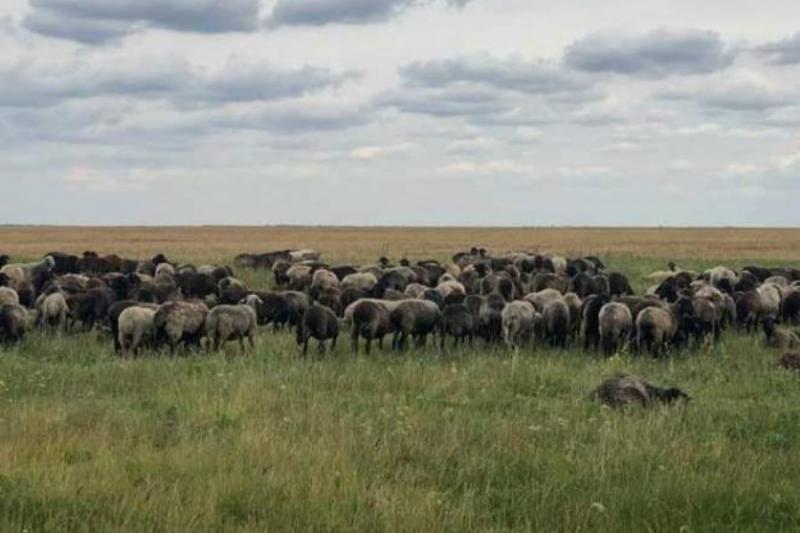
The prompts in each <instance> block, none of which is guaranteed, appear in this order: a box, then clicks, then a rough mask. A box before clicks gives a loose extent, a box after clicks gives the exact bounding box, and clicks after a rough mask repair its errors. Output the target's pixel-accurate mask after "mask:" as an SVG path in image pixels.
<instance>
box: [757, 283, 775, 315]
mask: <svg viewBox="0 0 800 533" xmlns="http://www.w3.org/2000/svg"><path fill="white" fill-rule="evenodd" d="M756 293H758V295H759V297H760V298H761V305H762V307H763V309H764V312H765V313H766V314H768V315H775V316H778V314H779V313H780V307H781V290H780V287H779V286H778V285H773V284H771V283H764V284H763V285H761V286H760V287H759V288H757V289H756Z"/></svg>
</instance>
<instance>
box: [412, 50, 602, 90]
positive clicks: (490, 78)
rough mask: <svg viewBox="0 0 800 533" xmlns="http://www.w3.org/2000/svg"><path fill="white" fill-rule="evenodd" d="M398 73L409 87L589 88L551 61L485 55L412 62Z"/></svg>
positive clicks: (577, 76) (583, 80)
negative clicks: (466, 84) (505, 58)
mask: <svg viewBox="0 0 800 533" xmlns="http://www.w3.org/2000/svg"><path fill="white" fill-rule="evenodd" d="M400 74H401V76H402V77H403V79H404V80H405V82H406V83H407V84H408V85H410V86H422V87H446V86H448V85H451V84H455V83H461V82H468V83H474V84H480V85H485V86H488V87H494V88H496V89H502V90H508V91H517V92H520V93H525V94H548V95H554V94H560V93H571V92H576V91H587V90H589V89H590V88H591V87H592V84H591V82H590V80H588V79H586V78H585V77H583V76H581V75H580V74H576V73H574V72H570V71H568V70H564V69H562V68H560V67H559V66H558V65H555V64H552V63H548V62H545V61H522V60H518V59H509V60H501V59H497V58H493V57H491V56H488V55H485V56H469V57H458V58H452V59H446V60H440V61H428V62H417V63H412V64H410V65H407V66H405V67H403V69H402V70H401V71H400Z"/></svg>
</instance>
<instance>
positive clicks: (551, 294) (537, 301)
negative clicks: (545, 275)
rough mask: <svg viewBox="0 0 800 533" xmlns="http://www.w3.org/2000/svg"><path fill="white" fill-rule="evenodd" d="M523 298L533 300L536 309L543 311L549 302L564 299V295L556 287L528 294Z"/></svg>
mask: <svg viewBox="0 0 800 533" xmlns="http://www.w3.org/2000/svg"><path fill="white" fill-rule="evenodd" d="M523 299H524V300H527V301H529V302H531V303H532V304H533V306H534V307H535V308H536V310H537V311H539V312H540V313H541V312H542V311H544V308H545V306H546V305H547V304H548V303H549V302H553V301H563V300H564V295H563V294H561V292H560V291H558V290H556V289H544V290H542V291H538V292H534V293H531V294H526V295H525V297H524V298H523Z"/></svg>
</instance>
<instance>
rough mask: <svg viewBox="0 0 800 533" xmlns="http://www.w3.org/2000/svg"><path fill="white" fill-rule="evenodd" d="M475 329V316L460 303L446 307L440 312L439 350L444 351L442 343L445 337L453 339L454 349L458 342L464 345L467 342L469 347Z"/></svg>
mask: <svg viewBox="0 0 800 533" xmlns="http://www.w3.org/2000/svg"><path fill="white" fill-rule="evenodd" d="M476 329H477V319H476V317H475V314H474V313H473V312H472V311H470V310H469V309H468V308H467V306H466V305H464V304H460V303H459V304H450V305H446V306H445V307H444V309H443V310H442V321H441V324H440V335H439V342H440V345H439V349H440V350H442V351H444V341H445V336H447V335H450V336H451V337H453V347H454V348H455V347H456V346H458V343H459V342H460V343H461V344H462V345H464V344H465V343H466V342H467V341H469V345H470V346H472V340H473V338H474V336H475V333H476Z"/></svg>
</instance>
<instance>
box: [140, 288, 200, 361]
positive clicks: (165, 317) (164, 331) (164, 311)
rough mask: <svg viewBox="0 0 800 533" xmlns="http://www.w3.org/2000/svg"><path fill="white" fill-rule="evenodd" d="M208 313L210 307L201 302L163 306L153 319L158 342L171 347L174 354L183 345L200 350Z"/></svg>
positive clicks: (174, 303) (169, 303) (172, 303)
mask: <svg viewBox="0 0 800 533" xmlns="http://www.w3.org/2000/svg"><path fill="white" fill-rule="evenodd" d="M208 312H209V311H208V306H207V305H206V304H205V303H203V302H200V301H188V302H167V303H164V304H161V305H160V306H159V307H158V309H157V310H156V314H155V317H153V326H154V327H155V329H156V337H157V340H159V341H162V342H165V343H166V344H167V345H169V349H170V352H173V353H174V351H175V348H177V347H178V345H179V344H181V343H183V344H184V345H185V346H186V347H187V348H189V347H195V348H199V347H200V339H201V338H202V336H203V327H204V325H205V322H206V315H208Z"/></svg>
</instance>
